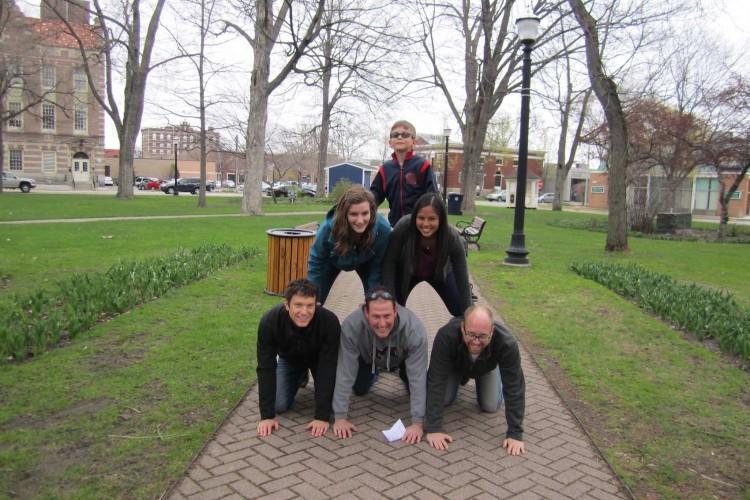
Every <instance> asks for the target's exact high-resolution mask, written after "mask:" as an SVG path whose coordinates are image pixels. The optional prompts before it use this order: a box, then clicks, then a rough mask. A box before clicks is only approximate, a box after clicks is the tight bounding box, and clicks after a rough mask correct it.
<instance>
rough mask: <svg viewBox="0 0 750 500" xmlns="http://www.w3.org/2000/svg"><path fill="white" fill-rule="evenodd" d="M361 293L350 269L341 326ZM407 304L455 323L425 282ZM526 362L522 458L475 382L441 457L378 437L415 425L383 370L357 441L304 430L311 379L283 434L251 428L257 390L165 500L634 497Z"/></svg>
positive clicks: (337, 289)
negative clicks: (506, 446) (481, 404)
mask: <svg viewBox="0 0 750 500" xmlns="http://www.w3.org/2000/svg"><path fill="white" fill-rule="evenodd" d="M362 296H363V293H362V290H361V284H360V282H359V279H358V278H357V277H356V274H354V273H342V274H341V276H340V278H339V281H337V283H336V285H335V286H334V288H333V290H332V292H331V295H330V296H329V299H328V303H327V304H326V306H327V307H328V308H330V309H331V310H333V311H334V312H335V313H336V314H337V315H338V316H339V317H340V318H342V319H343V318H344V317H346V316H347V315H348V314H349V313H350V312H351V311H352V310H354V308H356V307H357V306H358V305H359V304H360V303H361V301H362ZM482 301H483V299H482V298H481V297H480V302H482ZM487 305H490V306H491V304H487ZM407 306H408V307H409V308H410V309H412V310H413V311H414V312H415V313H416V314H417V315H418V316H419V317H420V318H421V319H422V320H423V321H424V322H425V326H426V327H427V331H428V333H429V335H430V338H432V336H434V334H435V332H436V331H437V329H438V328H439V327H441V326H442V325H443V324H445V322H446V321H447V320H448V319H449V315H448V312H447V310H446V309H445V307H444V306H443V304H442V302H441V301H440V299H439V298H438V297H437V295H436V294H435V292H434V291H433V290H432V289H431V288H430V287H429V286H427V285H424V284H422V285H419V286H418V287H417V288H415V289H414V291H413V292H412V295H411V296H410V298H409V302H408V303H407ZM521 354H522V363H523V368H524V374H525V376H526V418H525V420H524V430H525V433H524V438H525V442H526V449H527V452H526V454H525V455H523V456H520V457H509V456H508V455H506V453H505V450H503V449H502V448H501V443H502V438H503V437H504V435H505V416H504V412H503V408H502V407H501V410H500V411H499V412H498V413H496V414H487V413H481V412H479V410H478V408H477V406H476V395H475V392H474V383H473V381H470V382H469V383H468V384H467V385H466V386H464V387H463V388H461V390H460V391H459V399H458V401H457V402H456V403H454V404H453V405H451V406H449V407H447V408H446V414H445V420H444V421H445V425H446V431H447V432H448V433H449V434H451V435H452V436H453V438H454V442H453V444H452V445H451V446H450V450H448V451H446V452H440V451H437V450H434V449H432V448H431V447H430V446H429V445H428V444H427V443H426V442H422V443H419V444H417V445H407V444H404V443H402V442H395V443H388V442H387V441H386V440H385V438H384V436H383V434H382V432H381V431H382V430H384V429H387V428H389V427H390V426H391V425H393V423H394V422H395V421H396V420H397V419H399V418H402V419H404V422H405V424H406V425H408V424H409V421H408V419H409V414H410V412H409V397H408V395H407V393H406V390H405V388H404V386H403V383H402V382H401V380H400V379H399V378H398V375H396V374H394V373H381V377H380V379H379V380H378V381H377V382H376V383H375V385H374V387H373V389H372V391H371V392H370V393H369V394H367V395H365V396H361V397H359V396H352V404H351V406H350V412H349V420H350V421H351V422H352V423H354V424H355V425H356V426H357V429H358V432H356V433H355V435H354V436H353V437H352V438H350V439H345V440H339V439H336V438H335V436H333V432H332V431H329V432H328V433H327V434H326V435H325V436H323V437H320V438H312V437H310V435H309V434H308V433H307V432H305V431H304V426H305V425H307V424H308V423H309V422H310V420H311V418H312V414H313V397H312V396H313V389H312V385H313V384H312V380H311V383H310V384H309V385H308V386H307V387H306V388H304V389H301V390H300V392H299V393H298V394H297V398H296V400H295V404H294V407H293V409H292V411H290V412H288V413H286V414H284V415H280V416H279V417H278V419H279V423H280V425H281V430H280V431H279V432H276V433H274V434H273V435H272V436H270V437H267V438H260V437H258V436H257V434H256V432H255V428H256V426H257V424H258V421H259V414H258V393H257V390H256V388H253V389H252V390H251V391H249V393H248V395H247V397H246V398H245V400H244V401H243V402H242V404H241V405H240V406H239V407H238V408H237V409H236V410H235V412H234V413H233V414H232V415H230V416H229V418H228V419H227V421H226V422H225V424H224V425H223V426H222V427H221V429H219V430H218V432H217V433H216V435H215V437H214V439H213V440H212V441H211V442H210V443H209V444H208V445H207V446H206V448H205V449H204V450H203V452H202V453H201V455H200V456H199V457H198V458H197V459H196V461H195V462H194V463H193V465H192V466H191V467H190V468H189V470H188V471H186V473H185V476H184V477H183V478H182V479H181V480H180V481H179V482H178V483H177V484H176V485H175V486H174V488H173V489H172V490H171V491H170V492H169V493H168V496H167V497H168V498H171V499H182V498H185V499H194V500H198V499H200V500H208V499H214V498H221V499H224V498H278V499H283V498H310V499H318V498H320V499H324V498H335V497H341V498H362V499H380V498H383V499H396V498H413V499H441V498H449V499H455V500H460V499H464V498H523V499H536V498H596V499H608V498H627V497H628V496H627V493H626V491H625V490H624V489H623V488H622V487H621V485H620V482H619V480H618V479H617V477H615V476H614V474H613V473H612V471H611V470H610V469H609V468H608V466H607V464H606V463H605V462H604V461H603V460H602V458H601V456H600V455H599V453H598V452H597V450H596V449H595V448H594V447H593V446H592V444H591V441H590V440H589V438H588V437H587V436H586V434H585V433H584V432H583V431H582V430H581V428H580V427H579V425H578V423H577V421H576V420H575V418H574V417H573V416H572V414H571V413H570V410H569V409H568V408H567V407H566V406H565V404H564V402H563V401H562V400H561V399H560V397H559V396H558V395H557V393H556V392H555V390H554V389H553V388H552V386H551V385H550V383H549V382H548V380H547V379H546V378H545V377H544V375H543V374H542V372H541V370H540V369H539V367H538V366H536V365H535V364H534V362H533V361H532V359H531V358H530V357H529V355H528V353H527V352H526V351H525V349H523V347H522V350H521Z"/></svg>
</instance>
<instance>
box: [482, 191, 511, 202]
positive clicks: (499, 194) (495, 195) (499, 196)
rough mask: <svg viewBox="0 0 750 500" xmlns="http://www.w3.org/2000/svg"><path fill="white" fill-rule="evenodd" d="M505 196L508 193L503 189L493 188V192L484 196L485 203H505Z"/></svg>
mask: <svg viewBox="0 0 750 500" xmlns="http://www.w3.org/2000/svg"><path fill="white" fill-rule="evenodd" d="M507 195H508V191H506V190H505V189H500V188H495V190H494V191H493V192H491V193H489V194H488V195H487V196H485V198H487V201H498V202H503V201H505V197H506V196H507Z"/></svg>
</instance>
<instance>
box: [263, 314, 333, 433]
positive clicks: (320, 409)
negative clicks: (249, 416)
mask: <svg viewBox="0 0 750 500" xmlns="http://www.w3.org/2000/svg"><path fill="white" fill-rule="evenodd" d="M340 337H341V324H340V323H339V319H338V318H337V317H336V315H335V314H334V313H332V312H331V311H329V310H328V309H326V308H324V307H321V306H318V307H316V308H315V314H314V315H313V319H312V321H310V324H309V325H307V326H306V327H305V328H299V327H297V326H296V325H295V324H294V323H292V319H291V318H290V317H289V311H287V310H286V308H285V307H284V304H279V305H277V306H274V307H273V308H272V309H271V310H269V311H268V312H267V313H265V314H264V315H263V317H262V318H261V319H260V323H259V324H258V368H257V369H256V372H257V374H258V396H259V397H258V399H259V406H260V417H261V419H262V420H266V419H269V418H274V417H275V416H276V410H275V407H276V356H277V355H278V356H280V357H282V358H284V359H285V360H287V361H289V362H291V363H295V364H301V365H302V364H304V365H307V366H308V367H309V368H310V370H312V371H313V376H314V377H315V417H314V418H315V420H323V421H324V422H328V420H329V419H330V418H331V400H332V398H333V388H334V386H335V384H336V359H337V358H338V353H339V338H340Z"/></svg>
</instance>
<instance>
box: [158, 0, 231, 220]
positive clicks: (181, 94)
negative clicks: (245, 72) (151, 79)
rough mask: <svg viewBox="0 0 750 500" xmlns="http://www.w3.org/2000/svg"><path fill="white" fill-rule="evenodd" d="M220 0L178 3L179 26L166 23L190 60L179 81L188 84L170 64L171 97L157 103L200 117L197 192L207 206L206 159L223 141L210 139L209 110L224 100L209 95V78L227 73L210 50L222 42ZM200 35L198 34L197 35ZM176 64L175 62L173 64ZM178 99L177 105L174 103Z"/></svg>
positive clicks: (169, 110) (181, 114) (171, 110)
mask: <svg viewBox="0 0 750 500" xmlns="http://www.w3.org/2000/svg"><path fill="white" fill-rule="evenodd" d="M217 9H218V1H217V0H184V1H183V2H182V3H181V4H179V5H177V6H175V8H174V10H175V14H176V23H175V26H176V28H169V27H165V29H166V30H167V31H168V32H169V34H170V37H171V39H172V40H173V42H174V44H175V45H176V46H177V50H178V53H179V54H180V55H182V56H183V58H182V60H184V61H187V62H188V65H189V70H188V71H187V73H188V74H187V75H186V78H184V79H182V78H180V79H179V80H180V81H185V82H187V83H188V85H187V86H184V85H179V83H177V82H175V69H174V68H172V67H170V68H169V71H170V74H169V75H166V78H167V79H168V80H169V84H168V85H167V86H166V89H165V90H166V93H167V94H168V95H171V96H172V100H171V101H169V102H165V101H164V98H163V95H162V96H160V98H159V99H158V100H157V101H156V102H155V103H154V104H155V106H156V107H158V108H159V109H161V110H162V111H164V112H165V113H169V114H170V115H172V116H174V115H175V114H177V115H178V116H179V117H180V118H181V119H184V118H196V117H197V118H198V121H199V132H198V136H199V139H198V144H197V147H198V149H199V156H198V157H199V161H200V179H201V182H200V184H201V188H200V193H199V196H198V206H199V207H205V206H206V161H207V157H208V154H209V153H211V152H217V153H218V152H220V149H221V146H220V144H214V143H212V142H211V141H209V139H208V135H207V130H208V125H207V114H208V112H209V110H210V108H211V107H212V106H215V105H216V104H219V103H221V102H222V99H221V97H219V96H216V97H214V96H211V95H209V92H208V90H209V82H210V81H211V80H212V79H214V78H217V77H219V76H220V75H222V74H224V73H225V71H224V70H225V66H224V65H222V64H220V63H218V62H216V60H217V59H218V58H211V57H209V56H210V53H211V51H212V49H215V48H216V47H217V46H218V45H219V44H218V43H217V41H216V36H217V32H218V31H220V27H218V26H217V22H216V21H217ZM196 35H197V36H196ZM171 66H174V65H171ZM195 86H197V90H198V100H197V102H196V100H195V94H194V90H195ZM175 101H176V105H175ZM179 147H180V148H182V149H185V150H187V149H188V148H189V147H191V145H190V144H187V143H185V144H180V145H179Z"/></svg>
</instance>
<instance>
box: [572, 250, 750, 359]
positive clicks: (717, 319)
mask: <svg viewBox="0 0 750 500" xmlns="http://www.w3.org/2000/svg"><path fill="white" fill-rule="evenodd" d="M571 267H572V269H573V271H575V272H576V273H577V274H578V275H580V276H583V277H584V278H588V279H591V280H593V281H596V282H597V283H599V284H602V285H604V286H606V287H607V288H609V289H610V290H612V291H614V292H616V293H618V294H620V295H622V296H624V297H626V298H628V299H631V300H633V301H634V302H635V303H636V304H638V306H640V307H643V308H645V309H647V310H649V311H651V312H653V313H655V314H657V315H659V316H660V317H661V318H662V319H664V320H666V321H669V322H671V323H672V324H673V325H675V326H676V327H678V328H680V329H682V330H685V331H687V332H689V333H692V334H693V335H695V336H696V338H698V339H699V340H703V339H705V338H716V339H718V342H719V346H720V347H721V349H722V350H724V351H726V352H729V353H732V354H736V355H737V356H739V357H740V358H741V360H742V362H743V363H745V364H747V363H748V362H750V310H748V309H747V308H744V307H742V306H740V305H738V304H737V303H736V302H735V300H734V299H733V298H732V294H731V293H726V292H724V291H721V290H710V289H706V288H702V287H700V286H698V285H696V284H695V283H689V284H682V283H678V282H677V281H676V280H674V279H673V278H671V277H669V276H667V275H664V274H660V273H657V272H653V271H649V270H648V269H645V268H643V267H641V266H638V265H637V264H633V263H629V264H616V263H610V262H601V261H585V262H577V261H576V262H573V264H572V265H571Z"/></svg>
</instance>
